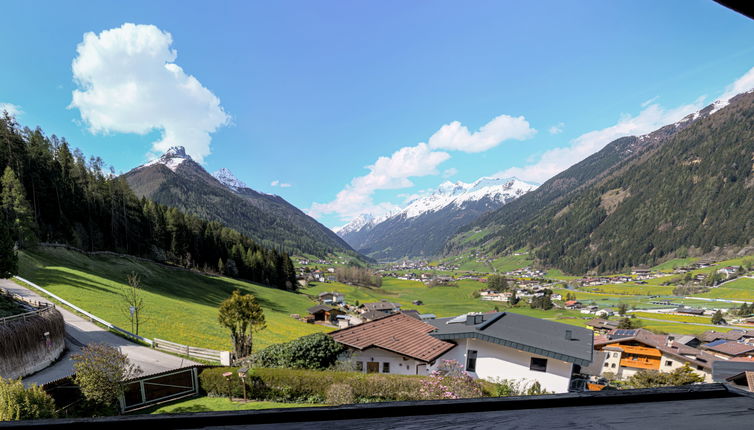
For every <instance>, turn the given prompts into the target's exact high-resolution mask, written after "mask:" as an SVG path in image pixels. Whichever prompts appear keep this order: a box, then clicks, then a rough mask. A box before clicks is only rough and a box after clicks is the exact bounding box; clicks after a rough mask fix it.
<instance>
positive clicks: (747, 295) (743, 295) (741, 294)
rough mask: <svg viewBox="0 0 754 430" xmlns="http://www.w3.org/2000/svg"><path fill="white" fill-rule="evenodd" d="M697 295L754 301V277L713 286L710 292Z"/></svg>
mask: <svg viewBox="0 0 754 430" xmlns="http://www.w3.org/2000/svg"><path fill="white" fill-rule="evenodd" d="M695 297H708V298H712V299H730V300H746V301H752V302H754V279H751V278H739V279H736V280H735V281H731V282H728V283H727V284H725V285H723V286H720V287H716V288H712V289H710V290H709V292H706V293H703V294H698V295H696V296H695Z"/></svg>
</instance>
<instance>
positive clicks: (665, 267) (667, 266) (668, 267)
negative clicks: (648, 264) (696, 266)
mask: <svg viewBox="0 0 754 430" xmlns="http://www.w3.org/2000/svg"><path fill="white" fill-rule="evenodd" d="M697 260H699V259H698V258H674V259H672V260H668V261H666V262H664V263H662V264H658V265H656V266H654V267H652V270H654V271H658V272H666V271H673V270H674V269H676V268H677V267H683V266H688V265H689V264H691V263H695V262H696V261H697Z"/></svg>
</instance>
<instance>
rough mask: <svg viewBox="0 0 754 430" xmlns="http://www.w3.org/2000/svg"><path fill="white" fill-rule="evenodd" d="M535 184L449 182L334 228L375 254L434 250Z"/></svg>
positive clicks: (394, 257) (485, 180)
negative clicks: (392, 210)
mask: <svg viewBox="0 0 754 430" xmlns="http://www.w3.org/2000/svg"><path fill="white" fill-rule="evenodd" d="M536 187H537V186H536V185H534V184H530V183H527V182H524V181H521V180H519V179H516V178H481V179H478V180H477V181H474V182H473V183H470V184H468V183H464V182H460V181H459V182H455V183H453V182H445V183H443V184H441V185H440V186H439V187H438V188H437V189H436V190H435V191H434V192H432V193H431V194H429V195H426V196H423V197H420V198H417V199H415V200H413V201H412V202H410V203H409V204H408V206H406V207H405V208H404V209H402V210H400V211H398V212H396V213H391V214H388V215H384V216H382V217H379V218H375V217H373V216H372V215H370V214H362V215H360V216H358V217H357V218H355V219H354V220H353V221H351V222H350V223H348V224H346V225H345V226H343V227H341V228H339V229H336V230H335V231H336V232H337V233H338V235H339V236H340V237H342V238H343V239H344V240H345V241H346V242H348V244H349V245H351V247H353V248H354V249H356V250H357V251H359V252H361V253H362V254H364V255H367V256H369V257H371V258H374V259H377V260H397V259H400V258H404V257H428V256H434V255H437V254H439V253H440V252H441V251H442V249H443V245H444V244H445V242H446V241H447V239H449V238H450V237H451V236H452V235H453V234H454V233H455V232H456V231H457V230H458V228H459V227H461V226H463V225H466V224H468V223H470V222H472V221H474V220H475V219H477V218H478V217H479V216H481V215H482V214H484V213H486V212H489V211H491V210H494V209H497V208H499V207H501V206H502V205H505V204H506V203H508V202H510V201H512V200H514V199H516V198H518V197H520V196H522V195H524V194H526V193H527V192H529V191H532V190H534V189H536Z"/></svg>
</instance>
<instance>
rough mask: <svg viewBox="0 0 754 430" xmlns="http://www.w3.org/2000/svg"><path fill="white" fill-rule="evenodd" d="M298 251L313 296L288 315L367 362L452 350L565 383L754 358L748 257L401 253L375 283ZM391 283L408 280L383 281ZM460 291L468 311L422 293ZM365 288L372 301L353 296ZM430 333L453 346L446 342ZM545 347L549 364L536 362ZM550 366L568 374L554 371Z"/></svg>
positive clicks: (387, 368) (427, 367) (396, 361)
mask: <svg viewBox="0 0 754 430" xmlns="http://www.w3.org/2000/svg"><path fill="white" fill-rule="evenodd" d="M304 262H306V263H312V264H311V265H300V266H299V282H300V283H301V285H302V287H305V288H304V289H303V291H305V292H306V291H319V292H318V293H317V294H316V295H314V294H312V295H311V298H312V300H313V301H316V302H317V304H316V305H314V306H312V307H310V308H309V309H308V310H307V312H308V313H309V315H307V316H305V317H304V318H301V316H299V315H293V317H296V318H301V319H302V321H306V322H308V323H313V324H321V325H325V326H330V327H333V328H337V330H336V331H334V332H333V333H332V336H333V338H334V339H335V340H336V341H338V342H340V343H342V344H344V345H345V346H347V347H348V348H349V349H350V350H351V351H352V353H353V357H354V358H353V359H355V360H357V363H358V366H357V367H358V369H359V370H360V371H363V372H382V373H399V374H418V375H422V374H425V375H426V374H429V372H430V371H431V369H432V366H433V363H438V362H440V361H442V360H445V359H447V358H452V359H454V360H457V361H458V362H460V363H462V365H464V366H465V369H466V370H467V371H470V374H471V375H473V376H474V377H475V378H481V379H486V380H490V379H495V378H497V379H516V378H519V379H521V380H526V381H528V383H530V384H531V383H534V382H537V383H538V384H540V385H541V386H542V387H544V388H545V389H546V390H549V391H552V392H566V391H569V390H570V391H573V390H575V389H579V387H581V389H586V387H588V389H592V390H598V389H606V388H611V389H614V388H619V387H621V386H622V385H623V384H625V381H627V380H629V379H630V378H631V377H632V376H635V375H636V374H637V372H639V371H641V370H654V371H658V372H661V373H667V374H673V372H675V373H676V374H677V373H679V372H681V371H683V370H686V371H687V372H688V373H693V374H695V375H697V376H698V377H699V378H700V381H703V382H712V381H713V374H714V373H715V372H714V369H715V366H716V363H717V364H719V365H720V366H722V367H721V368H725V367H724V366H725V365H727V364H728V363H746V362H749V361H750V362H752V363H754V290H751V289H749V288H750V287H751V286H752V285H754V278H753V277H752V276H751V275H752V270H754V258H747V257H744V258H733V259H728V260H719V261H714V260H708V259H679V260H677V261H670V262H668V263H665V264H663V265H660V266H658V267H654V268H649V267H643V266H642V267H637V268H635V269H634V270H632V271H630V272H629V273H624V274H615V275H600V276H594V275H593V276H583V277H576V276H563V275H561V274H560V273H559V272H557V271H554V272H553V271H549V273H548V271H547V270H546V269H538V268H534V267H532V266H524V267H517V268H512V269H510V270H508V271H505V272H497V273H484V272H478V271H473V270H462V269H461V268H460V267H459V265H458V264H453V263H449V262H430V261H426V260H416V261H408V260H407V261H401V262H397V263H389V264H383V265H380V266H378V267H379V268H378V269H376V270H375V271H374V273H375V274H376V275H377V276H380V277H382V281H381V286H380V287H374V286H369V285H363V286H356V285H353V284H351V285H349V284H348V283H343V282H338V279H337V277H336V276H335V275H334V274H335V272H336V269H335V268H334V267H333V265H331V264H330V265H329V264H327V263H329V262H327V261H319V262H316V263H315V262H309V261H306V260H300V261H299V263H300V264H301V263H304ZM476 263H481V264H489V263H490V260H489V259H484V258H480V259H478V260H477V261H476ZM551 273H554V274H555V275H554V276H551V275H550V274H551ZM395 283H400V285H402V286H404V287H403V288H396V289H392V288H390V285H394V284H395ZM409 284H410V285H412V287H413V288H408V287H407V285H409ZM412 290H414V292H415V295H412V294H411V292H412ZM458 290H463V291H465V293H466V294H467V295H468V296H469V298H470V299H471V300H473V301H474V302H475V303H476V305H475V306H474V305H473V304H471V303H470V304H469V308H472V307H473V308H474V310H470V311H468V312H465V313H462V314H459V315H450V314H447V312H443V310H442V308H443V306H442V304H436V305H434V306H433V304H432V303H429V302H430V300H432V301H434V300H435V297H433V294H432V292H436V293H437V294H435V295H436V296H437V298H438V299H439V300H442V299H441V297H442V296H443V295H444V294H445V293H446V292H448V291H458ZM351 292H354V293H355V294H354V293H351ZM365 292H367V293H369V294H368V297H370V298H373V299H375V300H374V301H362V302H360V301H359V300H355V297H360V298H363V297H365ZM427 297H430V298H429V299H428V298H427ZM376 299H379V300H376ZM425 301H426V302H428V303H425ZM510 318H514V319H513V320H510ZM410 321H413V322H411V323H409V322H410ZM468 321H474V322H473V323H469V322H468ZM453 324H458V326H457V327H461V326H465V327H464V330H461V331H458V330H455V328H456V326H454V325H453ZM542 324H545V326H544V327H543V328H542V330H540V331H536V332H535V331H528V330H532V329H533V327H536V326H541V325H542ZM519 326H520V327H519ZM407 327H412V330H415V331H411V332H410V334H409V329H408V328H407ZM448 330H450V332H452V333H453V334H446V333H445V332H446V331H448ZM517 330H520V332H517ZM527 332H528V333H530V334H529V335H526V334H525V333H527ZM561 332H562V333H561ZM492 333H496V334H495V335H493V334H492ZM542 333H548V336H549V335H551V334H552V333H561V335H562V336H566V335H565V333H570V335H569V336H571V337H572V341H571V342H569V343H567V345H565V346H564V348H565V349H559V347H558V345H560V344H559V343H558V342H556V341H554V340H552V339H548V340H544V341H542V340H540V337H541V336H542ZM454 336H455V337H454ZM498 336H499V337H498ZM556 337H557V335H556ZM514 338H515V339H514ZM460 339H468V340H464V341H459V340H460ZM438 341H445V342H451V343H450V344H449V345H451V344H454V345H456V346H453V347H449V348H448V349H447V350H446V349H445V348H443V347H442V346H438ZM535 349H536V351H538V353H532V351H533V350H535ZM514 350H515V351H518V352H514ZM574 351H576V352H574ZM511 354H513V355H516V357H515V358H513V357H512V356H511ZM517 354H518V355H520V354H524V355H526V356H527V357H529V358H527V359H522V358H521V357H520V356H518V355H517ZM542 354H544V357H550V358H542V359H543V360H545V361H547V360H550V362H551V364H550V366H551V367H549V368H547V370H534V367H535V366H534V365H533V363H534V361H535V359H536V357H539V356H541V355H542ZM569 354H571V355H569ZM578 354H581V355H578ZM428 357H429V359H428ZM553 357H557V358H558V360H555V359H553ZM579 357H582V358H579ZM587 357H588V358H587ZM407 359H408V361H406V360H407ZM537 360H538V359H537ZM524 362H526V363H529V364H526V363H524ZM477 363H479V365H477ZM482 363H484V365H483V366H482V365H481V364H482ZM556 363H558V364H557V366H561V369H560V370H556V369H558V367H557V366H556ZM720 363H723V364H720ZM524 364H525V365H524ZM477 366H478V367H477ZM527 366H528V368H527ZM734 367H735V366H734ZM565 368H568V369H570V370H568V371H565V370H562V369H565ZM512 369H515V370H512ZM679 369H681V370H679ZM540 372H544V374H542V373H540ZM548 372H551V373H554V375H548V374H547V373H548ZM720 372H723V373H722V374H726V373H725V371H720ZM728 373H730V372H729V371H728ZM558 374H559V375H560V376H561V377H562V378H565V379H562V380H560V381H558V379H557V378H558V377H557V376H556V375H558ZM728 376H731V375H728Z"/></svg>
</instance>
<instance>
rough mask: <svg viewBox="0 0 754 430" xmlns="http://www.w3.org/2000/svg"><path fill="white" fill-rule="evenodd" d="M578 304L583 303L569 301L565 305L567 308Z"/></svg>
mask: <svg viewBox="0 0 754 430" xmlns="http://www.w3.org/2000/svg"><path fill="white" fill-rule="evenodd" d="M578 303H581V302H580V301H578V300H569V301H567V302H565V303H564V304H565V305H566V306H573V305H575V304H578Z"/></svg>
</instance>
